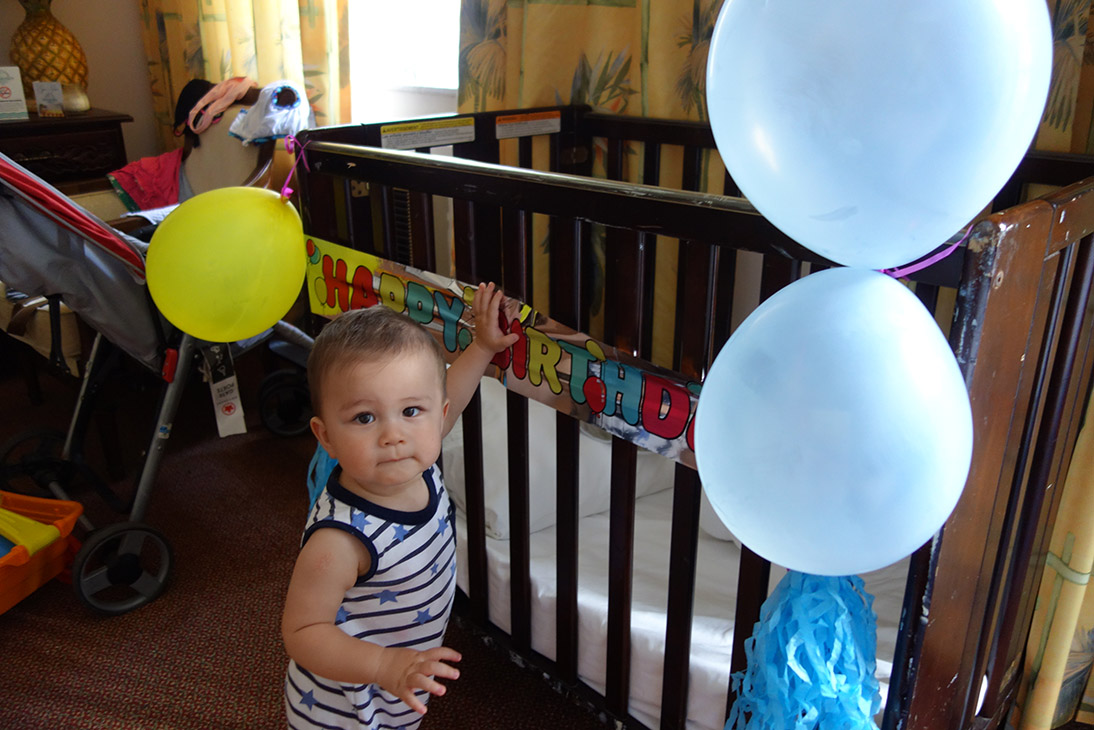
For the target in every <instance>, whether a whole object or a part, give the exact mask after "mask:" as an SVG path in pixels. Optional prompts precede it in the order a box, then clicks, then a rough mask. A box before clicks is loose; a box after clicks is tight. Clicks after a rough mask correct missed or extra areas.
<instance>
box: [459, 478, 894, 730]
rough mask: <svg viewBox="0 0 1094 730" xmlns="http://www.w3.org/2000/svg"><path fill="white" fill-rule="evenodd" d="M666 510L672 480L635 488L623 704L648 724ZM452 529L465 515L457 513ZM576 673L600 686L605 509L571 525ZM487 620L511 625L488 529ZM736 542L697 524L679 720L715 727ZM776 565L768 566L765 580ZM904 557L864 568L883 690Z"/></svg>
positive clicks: (542, 632)
mask: <svg viewBox="0 0 1094 730" xmlns="http://www.w3.org/2000/svg"><path fill="white" fill-rule="evenodd" d="M671 511H672V490H671V489H666V490H663V491H659V492H656V493H653V494H649V495H647V496H644V497H641V498H640V499H639V500H638V502H637V508H636V518H635V520H636V521H635V560H634V583H633V591H634V593H633V601H632V614H631V652H632V653H631V677H630V707H629V711H630V714H631V715H633V716H634V717H635V718H636V719H638V720H640V721H641V722H643V723H644V724H645V725H647V726H648V727H651V728H653V727H658V726H659V717H660V706H661V673H662V665H663V662H664V645H665V624H666V620H665V608H666V603H667V594H668V590H667V586H668V562H669V544H670V540H669V537H670V532H671V529H670V528H671V522H670V515H671ZM457 522H458V530H459V533H458V534H459V535H461V536H465V535H466V534H467V531H466V520H465V517H464V515H463V513H462V512H460V513H459V514H458V517H457ZM579 535H580V537H579V540H580V548H579V550H578V556H579V559H578V560H579V568H578V573H579V591H578V613H579V622H578V623H579V629H578V653H579V658H578V674H579V676H580V678H581V680H582V681H583V682H585V683H586V684H588V685H589V686H590V687H592V688H594V689H595V690H597V691H598V692H601V693H603V691H604V677H605V666H606V661H607V657H606V644H605V636H606V632H607V625H608V619H607V613H608V597H607V589H606V587H607V585H608V561H607V555H608V515H607V513H599V514H594V515H590V516H587V517H584V518H582V519H581V520H580V525H579ZM486 542H487V553H488V559H487V563H488V570H489V615H490V620H491V621H492V622H493V623H494V624H495V625H496V626H498V627H499V628H500V629H502V630H503V631H505V632H507V633H508V632H509V631H510V627H511V623H510V616H509V542H508V540H498V539H494V538H492V537H487V540H486ZM458 545H459V555H458V560H459V565H458V583H459V586H460V587H461V588H462V589H463V590H464V591H465V592H467V590H468V579H467V575H468V572H467V541H466V539H460V540H459V541H458ZM554 555H555V527H554V526H550V527H546V528H544V529H542V530H539V531H537V532H535V533H533V534H532V535H531V577H532V648H533V649H535V650H536V651H537V652H539V653H540V654H542V655H544V656H546V657H548V658H549V659H554V658H555V606H556V596H557V592H556V579H555V570H556V569H555V557H554ZM739 561H740V550H739V549H738V547H737V546H736V545H735V544H734V543H733V542H730V541H726V540H717V539H714V538H713V537H710V536H709V535H707V534H704V533H701V534H700V537H699V552H698V564H697V574H696V588H695V609H694V619H693V624H692V646H691V668H690V679H689V689H688V694H689V697H688V727H689V728H704V729H707V730H721V729H722V728H723V726H724V725H725V708H726V692H727V688H728V685H729V660H730V651H731V648H732V645H733V619H732V614H733V610H734V605H735V601H736V598H735V596H736V590H737V566H738V564H739ZM782 574H783V571H782V570H780V569H777V568H773V570H772V579H771V580H772V583H771V587H774V585H775V583H777V582H778V580H779V579H780V578H781V577H782ZM906 574H907V563H906V561H904V562H901V563H898V564H896V565H893V566H890V567H888V568H885V569H883V570H880V571H876V572H874V573H871V574H868V575H865V576H863V578H864V579H865V581H866V587H867V590H868V591H869V592H870V593H871V594H872V595H874V597H875V601H874V610H875V611H876V613H877V614H878V678H879V680H880V682H881V684H882V693H883V694H884V692H885V689H886V686H887V683H888V678H889V673H890V670H891V666H892V665H891V661H892V657H893V648H894V643H895V640H896V635H897V625H898V622H899V619H900V606H901V600H902V597H903V592H904V586H905V576H906Z"/></svg>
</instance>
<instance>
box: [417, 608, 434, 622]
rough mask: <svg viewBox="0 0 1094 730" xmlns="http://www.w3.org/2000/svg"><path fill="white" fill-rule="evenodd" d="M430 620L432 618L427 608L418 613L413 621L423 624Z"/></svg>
mask: <svg viewBox="0 0 1094 730" xmlns="http://www.w3.org/2000/svg"><path fill="white" fill-rule="evenodd" d="M432 619H433V617H432V616H430V615H429V609H428V608H427V609H424V610H422V611H418V617H417V618H416V619H414V623H416V624H424V623H426V622H427V621H431V620H432Z"/></svg>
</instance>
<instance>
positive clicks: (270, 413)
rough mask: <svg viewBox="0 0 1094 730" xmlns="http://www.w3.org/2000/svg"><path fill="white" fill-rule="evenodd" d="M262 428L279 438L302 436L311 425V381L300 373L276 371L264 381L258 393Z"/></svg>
mask: <svg viewBox="0 0 1094 730" xmlns="http://www.w3.org/2000/svg"><path fill="white" fill-rule="evenodd" d="M258 413H259V417H260V418H261V419H262V425H264V426H265V427H266V428H268V429H269V430H270V431H271V432H272V433H274V434H276V435H278V436H299V435H300V434H302V433H304V432H305V431H307V430H308V423H309V421H311V417H312V410H311V396H310V394H309V392H308V380H307V378H306V377H305V376H304V375H303V374H301V373H300V372H299V371H297V370H277V371H275V372H272V373H270V374H269V375H267V376H266V377H265V378H264V379H263V380H262V385H261V387H260V388H259V391H258Z"/></svg>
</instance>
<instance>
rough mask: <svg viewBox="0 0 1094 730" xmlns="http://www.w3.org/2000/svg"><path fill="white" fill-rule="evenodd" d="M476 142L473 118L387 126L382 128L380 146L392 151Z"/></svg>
mask: <svg viewBox="0 0 1094 730" xmlns="http://www.w3.org/2000/svg"><path fill="white" fill-rule="evenodd" d="M474 141H475V120H474V119H472V118H471V117H463V118H460V119H434V120H431V121H428V122H406V123H404V124H387V125H384V126H382V127H380V146H381V147H384V148H386V149H392V150H413V149H420V148H423V147H441V146H443V145H449V144H460V143H461V142H474Z"/></svg>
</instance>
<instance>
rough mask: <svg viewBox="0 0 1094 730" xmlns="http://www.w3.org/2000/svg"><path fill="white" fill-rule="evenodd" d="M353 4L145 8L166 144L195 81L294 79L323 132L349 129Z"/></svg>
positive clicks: (221, 2)
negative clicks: (182, 94) (179, 103)
mask: <svg viewBox="0 0 1094 730" xmlns="http://www.w3.org/2000/svg"><path fill="white" fill-rule="evenodd" d="M347 4H348V0H140V7H141V16H142V22H143V25H144V33H143V35H144V46H145V52H146V54H147V56H148V73H149V77H150V81H151V85H152V98H153V103H154V105H155V113H156V120H157V122H158V125H159V136H160V141H161V144H162V146H163V148H164V149H171V148H173V147H175V146H177V144H178V142H177V140H176V139H175V137H174V135H173V133H172V126H173V124H174V110H175V100H176V99H177V98H178V94H179V91H180V90H181V89H182V87H183V86H184V85H185V84H186V82H187V81H189V80H190V79H195V78H203V79H206V80H208V81H212V82H214V83H215V82H218V81H223V80H225V79H229V78H232V77H233V76H247V77H249V78H252V79H254V80H255V81H257V82H258V83H259V84H260V85H264V84H268V83H271V82H273V81H277V80H279V79H288V80H290V81H293V82H295V83H297V84H299V85H300V86H301V87H302V88H304V89H305V92H306V93H307V95H308V101H309V102H310V103H311V105H312V108H313V109H314V110H315V115H316V121H317V123H318V124H322V125H326V124H337V123H341V122H343V121H349V108H350V107H349V101H350V96H349V63H348V37H347V36H348V34H347V31H346V28H347V23H346V12H347Z"/></svg>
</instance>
